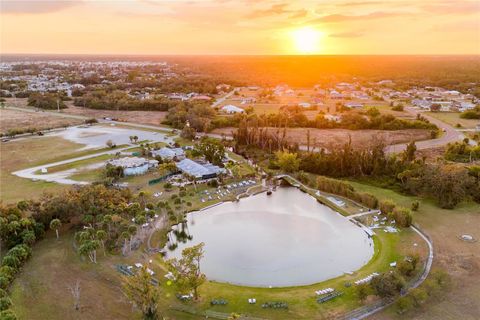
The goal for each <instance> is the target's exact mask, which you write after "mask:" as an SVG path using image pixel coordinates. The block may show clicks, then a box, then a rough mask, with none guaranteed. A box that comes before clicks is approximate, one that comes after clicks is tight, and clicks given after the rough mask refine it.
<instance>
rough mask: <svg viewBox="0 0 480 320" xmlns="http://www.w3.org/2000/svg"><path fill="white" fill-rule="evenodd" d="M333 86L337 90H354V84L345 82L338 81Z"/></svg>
mask: <svg viewBox="0 0 480 320" xmlns="http://www.w3.org/2000/svg"><path fill="white" fill-rule="evenodd" d="M335 87H337V88H338V89H339V90H355V85H353V84H351V83H347V82H340V83H338V84H337V85H336V86H335Z"/></svg>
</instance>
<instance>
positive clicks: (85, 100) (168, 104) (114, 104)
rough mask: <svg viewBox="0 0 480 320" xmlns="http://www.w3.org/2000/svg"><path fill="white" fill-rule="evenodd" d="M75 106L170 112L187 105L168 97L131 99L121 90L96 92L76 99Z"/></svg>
mask: <svg viewBox="0 0 480 320" xmlns="http://www.w3.org/2000/svg"><path fill="white" fill-rule="evenodd" d="M73 104H74V105H75V106H77V107H84V108H90V109H107V110H127V111H128V110H134V111H135V110H148V111H168V110H169V109H170V108H173V107H175V106H177V105H181V104H186V103H185V102H182V101H176V100H171V99H168V98H166V97H154V98H152V99H143V100H140V99H135V98H133V97H130V96H129V95H128V94H127V93H126V92H125V91H121V90H115V91H112V92H107V91H104V90H96V91H89V92H87V93H85V94H84V95H83V96H80V97H76V98H75V99H74V100H73Z"/></svg>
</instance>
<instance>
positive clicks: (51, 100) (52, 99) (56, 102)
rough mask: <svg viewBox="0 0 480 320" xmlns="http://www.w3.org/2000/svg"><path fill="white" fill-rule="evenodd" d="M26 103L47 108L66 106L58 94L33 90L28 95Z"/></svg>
mask: <svg viewBox="0 0 480 320" xmlns="http://www.w3.org/2000/svg"><path fill="white" fill-rule="evenodd" d="M28 105H29V106H32V107H35V108H40V109H49V110H56V109H65V108H66V107H67V106H66V105H65V103H64V102H63V100H62V98H61V97H60V96H59V95H58V94H55V93H39V92H33V93H31V94H30V95H29V97H28Z"/></svg>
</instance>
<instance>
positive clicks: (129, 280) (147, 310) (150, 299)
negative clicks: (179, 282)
mask: <svg viewBox="0 0 480 320" xmlns="http://www.w3.org/2000/svg"><path fill="white" fill-rule="evenodd" d="M123 293H124V294H125V296H127V298H128V299H129V300H130V302H131V303H132V304H133V305H135V306H136V307H137V308H139V309H140V310H141V311H142V314H143V319H145V320H155V319H158V311H157V308H158V300H159V299H160V289H159V288H158V287H157V286H155V285H153V284H152V276H151V275H150V273H149V272H148V271H147V268H146V267H145V266H143V267H142V268H140V270H138V272H137V273H136V274H135V275H134V276H131V277H125V278H124V280H123Z"/></svg>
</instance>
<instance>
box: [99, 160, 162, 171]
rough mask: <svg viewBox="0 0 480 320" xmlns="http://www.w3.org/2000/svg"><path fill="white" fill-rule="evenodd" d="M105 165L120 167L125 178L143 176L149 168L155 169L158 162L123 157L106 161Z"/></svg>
mask: <svg viewBox="0 0 480 320" xmlns="http://www.w3.org/2000/svg"><path fill="white" fill-rule="evenodd" d="M107 164H110V165H112V166H115V167H122V168H123V174H124V175H125V176H138V175H141V174H145V173H146V172H147V171H148V170H149V169H150V168H155V167H157V166H158V161H157V160H148V159H145V158H138V157H124V158H119V159H112V160H108V161H107Z"/></svg>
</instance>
